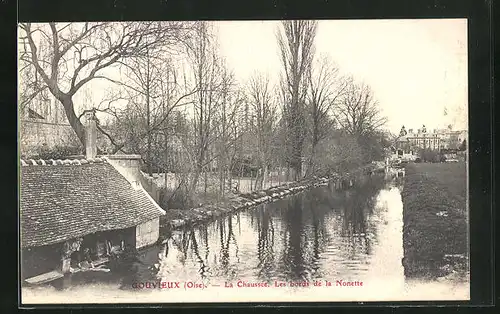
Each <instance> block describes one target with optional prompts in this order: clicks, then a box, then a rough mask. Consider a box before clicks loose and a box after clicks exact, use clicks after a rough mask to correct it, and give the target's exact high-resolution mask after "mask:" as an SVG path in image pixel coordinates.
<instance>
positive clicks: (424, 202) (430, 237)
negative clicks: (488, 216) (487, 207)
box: [402, 163, 468, 279]
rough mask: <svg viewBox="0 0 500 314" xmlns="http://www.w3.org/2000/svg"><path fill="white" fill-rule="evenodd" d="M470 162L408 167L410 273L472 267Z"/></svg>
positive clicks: (423, 274)
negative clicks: (468, 185)
mask: <svg viewBox="0 0 500 314" xmlns="http://www.w3.org/2000/svg"><path fill="white" fill-rule="evenodd" d="M466 191H467V174H466V164H465V163H435V164H434V163H422V164H408V165H407V166H406V176H405V183H404V188H403V192H402V199H403V206H404V213H403V222H404V227H403V243H404V255H405V258H404V260H403V263H404V266H405V275H406V276H407V277H409V278H429V279H435V278H438V277H444V276H451V275H460V274H463V273H464V272H466V271H467V269H468V266H467V265H468V258H467V252H468V249H467V248H468V244H467V242H468V241H467V223H468V220H467V204H466V197H467V192H466Z"/></svg>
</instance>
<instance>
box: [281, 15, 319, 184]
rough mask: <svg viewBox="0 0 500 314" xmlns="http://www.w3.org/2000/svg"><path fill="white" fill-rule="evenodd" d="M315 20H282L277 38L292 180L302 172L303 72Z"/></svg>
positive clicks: (310, 55)
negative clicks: (293, 174) (281, 68)
mask: <svg viewBox="0 0 500 314" xmlns="http://www.w3.org/2000/svg"><path fill="white" fill-rule="evenodd" d="M316 28H317V22H315V21H303V20H294V21H283V22H282V23H281V27H280V29H279V30H278V32H277V34H276V37H277V41H278V47H279V50H280V53H281V61H282V64H283V68H284V69H283V74H284V75H283V84H282V85H283V86H282V88H283V92H284V93H283V94H284V103H283V106H284V108H283V109H284V110H283V114H284V118H285V122H286V128H287V131H288V132H289V137H288V143H287V146H288V147H289V156H290V161H289V164H290V166H291V167H292V169H293V170H294V172H295V179H298V178H299V177H300V176H301V174H302V150H303V144H304V138H305V117H304V104H305V101H306V84H307V82H306V73H307V71H308V69H309V68H310V66H311V62H312V60H313V55H314V38H315V36H316Z"/></svg>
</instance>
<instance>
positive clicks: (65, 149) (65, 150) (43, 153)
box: [31, 145, 83, 160]
mask: <svg viewBox="0 0 500 314" xmlns="http://www.w3.org/2000/svg"><path fill="white" fill-rule="evenodd" d="M82 153H83V150H82V147H81V146H61V145H58V146H54V147H48V146H46V145H45V146H41V147H39V148H38V149H37V151H36V155H34V156H31V158H32V159H44V160H49V159H54V160H55V159H66V158H68V157H69V156H72V155H80V154H82Z"/></svg>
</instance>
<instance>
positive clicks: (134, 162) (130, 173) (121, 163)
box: [106, 155, 143, 189]
mask: <svg viewBox="0 0 500 314" xmlns="http://www.w3.org/2000/svg"><path fill="white" fill-rule="evenodd" d="M106 159H107V161H108V163H109V164H111V165H112V166H113V167H114V168H115V169H116V170H117V171H118V172H119V173H120V174H121V175H122V176H124V177H125V179H127V181H128V182H129V183H130V184H131V185H132V187H133V188H134V189H140V188H141V187H142V182H143V177H142V174H141V155H107V156H106Z"/></svg>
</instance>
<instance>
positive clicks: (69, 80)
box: [20, 22, 186, 144]
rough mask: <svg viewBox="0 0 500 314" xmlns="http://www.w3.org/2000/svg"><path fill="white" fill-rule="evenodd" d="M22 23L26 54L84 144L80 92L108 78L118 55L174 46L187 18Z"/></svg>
mask: <svg viewBox="0 0 500 314" xmlns="http://www.w3.org/2000/svg"><path fill="white" fill-rule="evenodd" d="M20 29H21V34H20V39H21V41H22V52H21V53H20V59H21V60H22V61H23V62H26V63H28V64H31V65H32V66H33V67H34V68H35V70H36V73H37V75H38V76H40V78H41V81H42V82H43V84H44V85H45V86H46V87H47V89H48V90H49V91H50V93H51V94H52V95H53V96H54V97H55V98H56V99H57V100H58V101H59V102H60V103H61V104H62V106H63V107H64V110H65V113H66V116H67V118H68V121H69V123H70V125H71V126H72V128H73V130H74V131H75V133H76V134H77V136H78V138H79V140H80V141H81V142H82V144H85V136H84V128H83V125H82V123H81V121H80V119H79V118H78V116H77V113H76V112H75V103H74V96H75V94H76V93H77V92H78V91H79V90H80V89H81V88H82V87H83V86H84V85H86V84H87V83H89V82H90V81H92V80H95V79H106V78H108V76H107V73H105V72H106V71H105V70H106V69H109V68H111V67H113V66H116V65H117V63H118V61H120V60H123V59H126V58H131V57H137V56H142V55H144V54H145V53H146V52H147V50H148V48H151V47H155V46H158V45H164V46H166V47H169V46H171V47H172V46H174V45H175V44H177V43H178V42H179V41H180V40H182V39H183V35H184V34H185V33H186V32H185V31H186V27H185V24H184V23H181V22H126V23H108V22H102V23H67V24H64V25H61V24H58V23H48V24H32V23H21V24H20ZM37 42H38V43H37Z"/></svg>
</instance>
